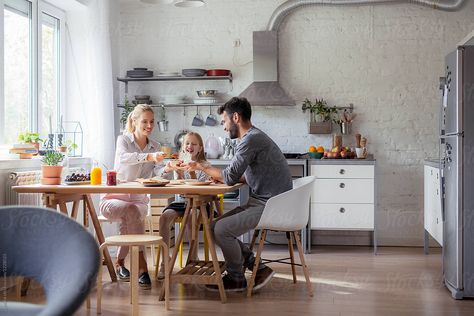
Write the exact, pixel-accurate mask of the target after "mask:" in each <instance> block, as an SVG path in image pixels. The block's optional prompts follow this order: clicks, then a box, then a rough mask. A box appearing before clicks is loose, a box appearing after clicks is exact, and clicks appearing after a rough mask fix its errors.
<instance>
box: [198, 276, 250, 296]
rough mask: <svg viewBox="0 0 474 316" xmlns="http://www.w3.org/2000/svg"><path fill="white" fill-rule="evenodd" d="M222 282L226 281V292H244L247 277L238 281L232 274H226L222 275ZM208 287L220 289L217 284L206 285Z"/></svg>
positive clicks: (215, 290)
mask: <svg viewBox="0 0 474 316" xmlns="http://www.w3.org/2000/svg"><path fill="white" fill-rule="evenodd" d="M222 282H223V283H224V290H225V291H226V292H242V291H245V289H246V288H247V280H245V278H244V279H243V280H242V281H236V280H234V279H233V278H232V277H231V276H230V275H228V274H226V275H224V276H223V277H222ZM206 289H207V290H209V291H213V292H217V291H219V287H218V286H217V284H209V285H206Z"/></svg>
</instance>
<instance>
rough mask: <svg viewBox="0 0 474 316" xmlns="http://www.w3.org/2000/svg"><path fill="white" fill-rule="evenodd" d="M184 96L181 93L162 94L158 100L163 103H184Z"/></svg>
mask: <svg viewBox="0 0 474 316" xmlns="http://www.w3.org/2000/svg"><path fill="white" fill-rule="evenodd" d="M185 98H186V97H184V96H182V95H162V96H160V102H161V103H165V104H182V103H185Z"/></svg>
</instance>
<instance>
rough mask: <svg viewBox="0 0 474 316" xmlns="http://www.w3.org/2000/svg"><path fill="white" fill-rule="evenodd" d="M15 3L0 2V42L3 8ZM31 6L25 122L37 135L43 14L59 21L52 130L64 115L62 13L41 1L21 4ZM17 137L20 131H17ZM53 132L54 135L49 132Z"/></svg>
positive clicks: (0, 50) (0, 99)
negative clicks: (27, 97)
mask: <svg viewBox="0 0 474 316" xmlns="http://www.w3.org/2000/svg"><path fill="white" fill-rule="evenodd" d="M15 1H16V0H0V6H1V9H2V10H1V12H0V38H4V9H5V5H9V6H11V7H14V5H12V4H13V3H15ZM25 1H28V2H30V3H31V10H32V12H31V25H32V36H31V48H30V49H31V61H30V67H31V78H30V83H31V87H30V93H31V96H30V97H31V102H30V104H29V110H30V114H29V118H28V122H29V123H28V129H29V131H31V132H37V131H38V128H39V121H40V118H39V116H38V113H39V106H40V101H41V94H40V92H41V78H42V71H41V60H42V58H41V57H42V56H41V55H42V47H41V43H42V41H41V39H42V22H43V21H42V14H43V13H45V14H47V15H50V16H52V17H54V18H56V19H58V20H59V37H60V40H59V44H58V58H59V66H58V92H57V94H58V95H57V100H58V105H57V108H56V111H57V112H58V113H57V121H56V126H59V123H60V117H61V113H65V112H66V111H65V103H66V102H65V101H66V93H65V92H66V13H65V12H64V11H63V10H61V9H59V8H57V7H55V6H53V5H51V4H49V3H47V2H45V1H43V0H25ZM4 58H5V47H4V41H3V40H0V113H4V111H5V104H4V98H5V91H4V84H5V68H4V60H5V59H4ZM4 128H5V127H4V123H3V119H0V146H1V145H6V144H5V140H4ZM18 132H19V133H20V132H21V131H18ZM53 132H54V131H53Z"/></svg>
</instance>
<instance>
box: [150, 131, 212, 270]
mask: <svg viewBox="0 0 474 316" xmlns="http://www.w3.org/2000/svg"><path fill="white" fill-rule="evenodd" d="M185 156H187V157H190V159H191V160H192V161H196V162H199V163H201V164H206V163H207V161H206V157H205V156H204V145H203V141H202V137H201V135H199V134H198V133H194V132H189V133H187V134H186V135H185V136H184V139H183V144H182V147H181V155H180V157H181V159H183V157H185ZM184 160H186V159H184ZM185 162H186V163H187V162H189V161H185ZM174 173H176V177H174ZM158 175H159V176H161V177H162V178H165V179H173V178H176V179H198V180H199V181H206V180H209V179H210V178H209V176H208V175H207V174H205V173H204V172H202V171H196V172H194V171H191V172H188V171H185V170H183V168H180V167H178V166H176V164H173V163H172V162H171V161H169V162H168V163H167V164H166V166H165V167H164V168H162V169H161V170H160V171H159V172H158ZM184 201H185V200H184V198H183V197H181V196H177V198H176V199H175V201H174V202H173V203H171V204H170V205H168V206H167V207H166V208H165V210H164V212H163V213H162V214H161V216H160V235H161V237H163V240H164V242H165V243H166V245H168V247H169V246H170V233H171V225H173V224H174V221H175V220H176V218H177V217H181V216H183V215H184V210H185V209H186V205H185V203H184ZM187 233H188V238H189V239H190V240H191V229H187ZM193 259H197V258H193ZM164 277H165V265H164V261H162V263H161V266H160V271H159V273H158V279H164Z"/></svg>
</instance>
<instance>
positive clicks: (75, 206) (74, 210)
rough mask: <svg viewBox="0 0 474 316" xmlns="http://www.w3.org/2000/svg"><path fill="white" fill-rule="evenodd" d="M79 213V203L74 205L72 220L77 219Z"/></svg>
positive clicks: (75, 202)
mask: <svg viewBox="0 0 474 316" xmlns="http://www.w3.org/2000/svg"><path fill="white" fill-rule="evenodd" d="M78 211H79V201H74V202H73V203H72V210H71V218H74V219H75V220H76V219H77V212H78Z"/></svg>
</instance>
